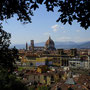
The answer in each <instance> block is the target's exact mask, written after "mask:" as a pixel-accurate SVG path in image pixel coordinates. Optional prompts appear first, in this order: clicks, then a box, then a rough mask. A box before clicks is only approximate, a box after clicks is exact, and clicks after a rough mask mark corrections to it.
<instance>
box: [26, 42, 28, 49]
mask: <svg viewBox="0 0 90 90" xmlns="http://www.w3.org/2000/svg"><path fill="white" fill-rule="evenodd" d="M26 50H28V43H27V42H26Z"/></svg>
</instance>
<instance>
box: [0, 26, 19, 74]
mask: <svg viewBox="0 0 90 90" xmlns="http://www.w3.org/2000/svg"><path fill="white" fill-rule="evenodd" d="M10 38H11V35H10V34H9V33H7V32H5V31H4V30H2V29H1V28H0V67H2V68H4V69H5V70H8V72H10V73H12V72H13V70H14V69H15V67H14V64H15V61H16V60H18V50H17V49H16V48H12V49H9V45H10Z"/></svg>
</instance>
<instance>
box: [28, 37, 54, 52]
mask: <svg viewBox="0 0 90 90" xmlns="http://www.w3.org/2000/svg"><path fill="white" fill-rule="evenodd" d="M26 50H28V44H27V43H26ZM29 50H30V51H45V50H56V48H55V43H54V41H53V40H52V39H51V37H49V39H48V40H47V41H46V43H45V46H35V45H34V40H31V45H30V46H29Z"/></svg>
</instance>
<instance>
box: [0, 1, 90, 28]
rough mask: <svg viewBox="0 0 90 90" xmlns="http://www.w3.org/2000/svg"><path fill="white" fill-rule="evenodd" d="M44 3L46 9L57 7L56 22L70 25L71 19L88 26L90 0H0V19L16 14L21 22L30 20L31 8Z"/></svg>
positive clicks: (52, 9)
mask: <svg viewBox="0 0 90 90" xmlns="http://www.w3.org/2000/svg"><path fill="white" fill-rule="evenodd" d="M40 5H45V6H46V9H47V11H52V12H53V11H54V8H55V7H58V13H59V14H60V16H59V18H58V20H57V22H59V21H60V22H62V23H63V24H66V23H69V24H70V25H72V22H73V20H76V21H77V22H79V23H80V26H81V27H83V28H85V29H87V28H89V26H90V8H89V6H90V0H0V20H1V21H3V20H6V19H9V18H11V17H13V16H14V15H17V20H20V21H21V22H23V23H27V22H28V21H29V22H31V16H33V10H36V9H37V8H39V6H40Z"/></svg>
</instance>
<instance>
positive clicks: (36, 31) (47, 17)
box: [3, 6, 90, 44]
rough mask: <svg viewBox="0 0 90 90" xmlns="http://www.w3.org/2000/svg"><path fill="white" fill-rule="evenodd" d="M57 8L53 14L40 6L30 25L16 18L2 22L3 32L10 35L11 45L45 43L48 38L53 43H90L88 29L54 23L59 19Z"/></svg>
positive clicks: (75, 25) (89, 29)
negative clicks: (31, 42) (31, 41)
mask: <svg viewBox="0 0 90 90" xmlns="http://www.w3.org/2000/svg"><path fill="white" fill-rule="evenodd" d="M57 10H58V9H57V8H55V9H54V12H47V11H46V8H45V7H44V6H40V8H39V9H37V10H36V11H35V12H34V16H32V17H31V18H32V23H28V24H25V25H24V24H22V23H21V22H20V21H17V16H16V15H15V16H14V17H13V18H11V19H8V20H6V21H4V22H3V30H5V31H7V32H9V33H11V36H12V37H11V43H12V44H25V43H26V42H27V43H30V40H34V42H35V43H39V42H45V41H46V40H47V39H48V38H49V36H51V38H52V39H53V40H54V41H58V42H65V41H74V42H84V41H90V28H88V29H87V30H85V29H84V28H82V27H80V24H79V23H77V22H76V21H74V22H73V24H72V25H69V24H65V25H63V24H62V23H61V22H56V20H57V19H58V17H59V15H60V14H59V13H58V12H57Z"/></svg>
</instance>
